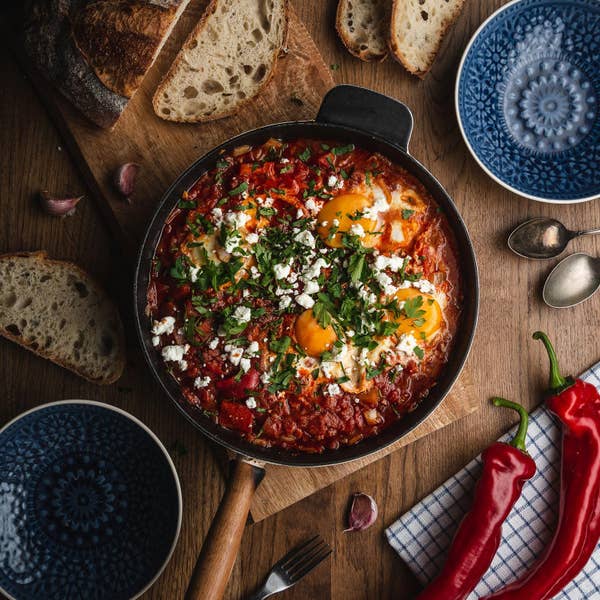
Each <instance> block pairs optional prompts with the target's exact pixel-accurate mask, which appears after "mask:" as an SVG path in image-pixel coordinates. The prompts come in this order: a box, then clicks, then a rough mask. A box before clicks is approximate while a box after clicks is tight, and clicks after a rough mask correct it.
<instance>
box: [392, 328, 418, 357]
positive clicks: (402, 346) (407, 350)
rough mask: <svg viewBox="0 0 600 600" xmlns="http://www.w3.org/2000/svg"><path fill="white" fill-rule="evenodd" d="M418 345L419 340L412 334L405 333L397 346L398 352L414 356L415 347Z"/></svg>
mask: <svg viewBox="0 0 600 600" xmlns="http://www.w3.org/2000/svg"><path fill="white" fill-rule="evenodd" d="M416 345H417V339H416V338H415V336H414V335H412V333H404V334H403V335H402V337H401V338H400V341H399V342H398V345H397V346H396V350H397V351H398V352H402V354H406V355H408V356H412V355H413V354H414V353H415V346H416Z"/></svg>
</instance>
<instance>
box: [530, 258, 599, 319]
mask: <svg viewBox="0 0 600 600" xmlns="http://www.w3.org/2000/svg"><path fill="white" fill-rule="evenodd" d="M599 287H600V259H598V258H594V257H592V256H589V255H588V254H584V253H583V252H578V253H577V254H571V256H567V258H564V259H563V260H561V261H560V262H559V263H558V264H557V265H556V266H555V267H554V269H552V271H551V272H550V275H548V277H547V279H546V283H545V284H544V290H543V292H542V297H543V298H544V302H545V303H546V304H547V305H548V306H551V307H552V308H568V307H569V306H575V305H576V304H579V303H580V302H583V301H584V300H587V299H588V298H589V297H590V296H592V295H593V294H595V293H596V291H597V290H598V288H599Z"/></svg>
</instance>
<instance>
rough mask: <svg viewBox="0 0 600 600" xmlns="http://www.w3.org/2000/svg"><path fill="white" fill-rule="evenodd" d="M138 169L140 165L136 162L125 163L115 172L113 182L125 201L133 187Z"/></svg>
mask: <svg viewBox="0 0 600 600" xmlns="http://www.w3.org/2000/svg"><path fill="white" fill-rule="evenodd" d="M139 170H140V165H138V164H137V163H132V162H129V163H125V164H124V165H121V166H120V167H119V168H118V169H117V170H116V172H115V176H114V184H115V187H116V188H117V190H118V191H119V193H120V194H122V195H123V196H125V199H126V200H127V202H129V197H130V196H131V194H133V190H134V189H135V180H136V177H137V174H138V171H139Z"/></svg>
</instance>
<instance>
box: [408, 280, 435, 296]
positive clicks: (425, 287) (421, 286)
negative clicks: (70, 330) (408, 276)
mask: <svg viewBox="0 0 600 600" xmlns="http://www.w3.org/2000/svg"><path fill="white" fill-rule="evenodd" d="M412 286H413V287H414V288H417V289H418V290H419V291H421V292H423V293H424V294H434V293H435V285H433V283H431V281H429V280H428V279H419V281H413V282H412Z"/></svg>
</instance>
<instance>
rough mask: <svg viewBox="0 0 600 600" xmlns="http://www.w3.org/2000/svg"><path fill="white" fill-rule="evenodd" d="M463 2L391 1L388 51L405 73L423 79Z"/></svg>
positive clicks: (431, 0) (458, 0)
mask: <svg viewBox="0 0 600 600" xmlns="http://www.w3.org/2000/svg"><path fill="white" fill-rule="evenodd" d="M464 1H465V0H394V5H393V7H392V19H391V31H390V49H391V51H392V53H393V55H394V57H395V58H396V59H397V60H399V61H400V62H401V63H402V64H403V65H404V66H405V67H406V69H407V70H408V71H409V72H410V73H413V74H414V75H418V76H419V77H424V76H425V75H426V73H427V71H429V69H430V68H431V65H432V64H433V61H434V60H435V57H436V54H437V52H438V50H439V48H440V44H441V43H442V39H443V38H444V35H445V33H446V31H447V29H448V28H449V27H450V25H452V23H454V21H455V20H456V18H457V17H458V15H459V14H460V11H461V9H462V6H463V4H464Z"/></svg>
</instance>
